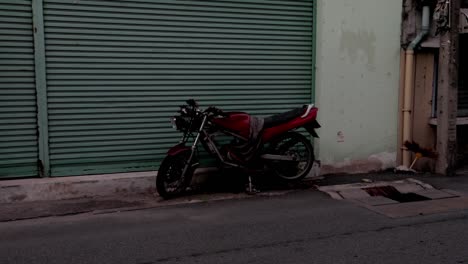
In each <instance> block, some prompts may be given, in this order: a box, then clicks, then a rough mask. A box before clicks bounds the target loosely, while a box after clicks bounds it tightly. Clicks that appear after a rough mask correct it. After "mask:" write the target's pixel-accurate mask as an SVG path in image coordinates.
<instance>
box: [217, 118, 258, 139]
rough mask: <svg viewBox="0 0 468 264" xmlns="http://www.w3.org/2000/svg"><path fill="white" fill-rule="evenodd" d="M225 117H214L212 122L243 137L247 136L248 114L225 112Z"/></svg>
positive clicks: (248, 129) (248, 127)
mask: <svg viewBox="0 0 468 264" xmlns="http://www.w3.org/2000/svg"><path fill="white" fill-rule="evenodd" d="M225 114H226V117H220V118H215V119H213V120H212V122H213V123H214V124H216V125H217V126H220V127H222V128H223V129H226V130H228V131H229V132H232V133H235V134H237V135H239V136H242V137H244V138H248V137H249V132H250V115H249V114H247V113H244V112H227V113H225Z"/></svg>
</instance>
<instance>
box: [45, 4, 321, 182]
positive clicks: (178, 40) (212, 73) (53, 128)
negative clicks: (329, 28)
mask: <svg viewBox="0 0 468 264" xmlns="http://www.w3.org/2000/svg"><path fill="white" fill-rule="evenodd" d="M313 9H314V2H313V1H312V0H310V1H286V0H284V1H279V0H271V1H260V0H253V1H246V0H230V1H189V0H181V1H172V0H161V1H151V0H132V1H110V0H107V1H97V0H80V1H75V0H44V20H45V22H44V23H45V39H46V63H47V86H48V88H47V89H48V113H49V118H48V121H49V141H50V162H51V173H52V176H62V175H78V174H92V173H111V172H124V171H139V170H149V169H157V166H158V165H159V162H160V161H161V159H162V158H163V157H164V155H165V153H166V151H167V149H168V147H170V146H171V145H173V144H175V143H177V141H178V139H179V135H178V134H177V133H176V132H175V131H173V129H172V128H171V127H170V123H169V117H171V116H173V115H174V114H175V112H176V111H177V110H178V106H179V105H180V104H182V103H183V102H184V101H185V100H186V99H188V98H191V97H193V98H195V99H197V100H198V101H199V102H200V103H201V105H202V106H205V107H206V106H208V105H216V106H219V107H221V108H222V109H225V110H242V111H247V112H249V113H252V114H258V115H268V114H273V113H278V112H281V111H285V110H289V109H290V108H293V107H297V106H298V105H302V104H306V103H310V100H311V97H312V86H313V83H312V80H313V76H312V72H313V68H312V65H313V61H312V62H311V58H313V47H314V45H313V44H314V43H313V38H314V34H313V33H314V32H313V31H314V30H313V28H314V27H313V14H314V10H313ZM312 60H313V59H312Z"/></svg>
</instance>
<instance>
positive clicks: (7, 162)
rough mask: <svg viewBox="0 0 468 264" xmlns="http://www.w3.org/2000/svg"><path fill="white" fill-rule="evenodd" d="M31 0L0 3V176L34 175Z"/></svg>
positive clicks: (34, 99)
mask: <svg viewBox="0 0 468 264" xmlns="http://www.w3.org/2000/svg"><path fill="white" fill-rule="evenodd" d="M32 24H33V23H32V8H31V0H29V1H18V0H2V1H1V2H0V178H7V177H27V176H36V175H37V160H38V143H37V118H36V115H37V113H36V89H35V79H34V40H33V32H32V28H33V26H32Z"/></svg>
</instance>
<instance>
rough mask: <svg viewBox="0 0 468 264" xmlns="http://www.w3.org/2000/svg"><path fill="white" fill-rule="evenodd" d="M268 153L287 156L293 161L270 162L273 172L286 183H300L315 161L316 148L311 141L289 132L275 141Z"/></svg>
mask: <svg viewBox="0 0 468 264" xmlns="http://www.w3.org/2000/svg"><path fill="white" fill-rule="evenodd" d="M268 153H270V154H274V155H282V156H283V155H287V156H290V157H293V158H294V160H293V161H288V160H275V161H269V162H268V167H269V169H271V170H272V172H273V173H274V174H275V175H276V176H277V177H279V178H280V179H282V180H285V181H299V180H301V179H303V178H304V177H305V176H307V174H309V172H310V170H311V169H312V165H313V163H314V160H315V155H314V148H313V146H312V144H311V142H310V140H309V139H307V138H306V137H305V136H303V135H301V134H299V133H297V132H288V133H285V134H283V135H281V136H279V137H278V138H276V139H274V140H273V142H272V143H271V144H270V147H269V151H268Z"/></svg>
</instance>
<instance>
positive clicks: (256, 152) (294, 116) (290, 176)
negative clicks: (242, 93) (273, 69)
mask: <svg viewBox="0 0 468 264" xmlns="http://www.w3.org/2000/svg"><path fill="white" fill-rule="evenodd" d="M317 112H318V108H316V107H314V105H313V104H311V105H304V106H303V107H299V108H296V109H293V110H291V111H288V112H285V113H281V114H277V115H273V116H269V117H266V118H259V117H255V116H251V115H249V114H247V113H244V112H223V111H222V110H220V109H218V108H216V107H212V106H211V107H208V108H207V109H206V110H201V109H200V107H199V106H198V104H197V102H196V101H195V100H193V99H190V100H187V101H186V104H185V105H182V106H181V107H180V110H179V111H178V113H179V114H178V115H176V116H174V117H173V118H172V119H171V122H172V125H173V127H174V128H175V129H177V130H178V131H180V132H182V133H183V136H182V139H181V141H180V143H179V144H177V145H175V146H173V147H171V148H170V149H169V151H168V152H167V156H166V157H165V158H164V160H163V161H162V163H161V165H160V168H159V170H158V175H157V177H156V188H157V191H158V193H159V195H160V196H161V197H163V198H165V199H169V198H174V197H176V196H180V195H181V194H183V193H184V192H185V191H186V190H187V188H188V187H189V186H190V183H191V180H192V176H193V174H194V171H195V169H196V168H197V167H198V165H199V162H198V161H199V156H200V152H199V149H198V145H199V143H200V144H201V145H202V146H203V148H204V149H205V151H206V152H207V153H208V154H210V155H211V156H213V157H215V159H216V160H217V161H218V163H219V167H229V168H239V169H243V170H244V171H246V172H248V173H252V172H262V171H271V172H272V173H273V174H274V175H276V176H277V177H279V178H280V179H282V180H284V181H288V182H291V181H299V180H301V179H302V178H304V177H305V176H306V175H307V174H308V173H309V171H310V170H311V168H312V165H313V162H314V160H315V156H314V150H313V146H312V144H311V141H310V139H309V138H307V137H306V136H304V135H303V134H301V133H299V132H297V131H295V130H296V129H299V128H305V130H306V131H307V132H308V133H309V134H310V135H312V136H313V137H318V135H317V133H316V131H315V129H317V128H320V124H319V123H318V122H317V120H316V117H317ZM226 137H227V138H228V139H230V141H229V142H226ZM188 143H190V144H188ZM248 179H249V183H248V184H249V190H250V191H252V180H251V177H250V174H249V177H248Z"/></svg>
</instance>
